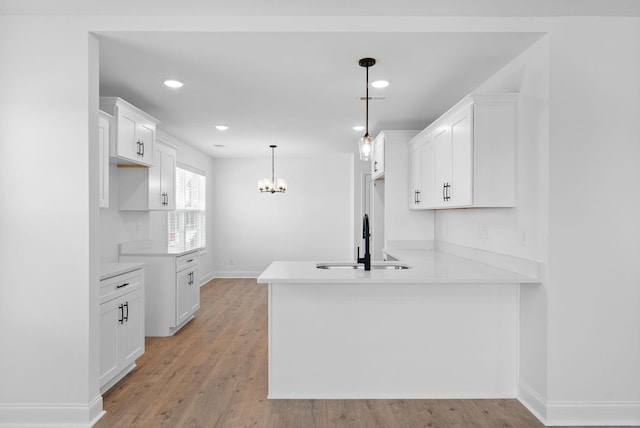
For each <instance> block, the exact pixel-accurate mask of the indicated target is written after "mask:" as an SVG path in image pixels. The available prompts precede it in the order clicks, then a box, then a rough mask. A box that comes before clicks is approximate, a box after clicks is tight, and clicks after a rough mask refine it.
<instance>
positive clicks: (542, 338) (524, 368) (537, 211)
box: [435, 36, 550, 415]
mask: <svg viewBox="0 0 640 428" xmlns="http://www.w3.org/2000/svg"><path fill="white" fill-rule="evenodd" d="M549 41H550V40H549V36H545V37H544V38H542V39H541V40H540V41H538V42H537V43H535V44H534V45H533V46H531V47H530V48H529V49H527V50H526V51H525V52H523V53H522V54H521V55H519V56H518V57H517V58H515V59H514V60H513V61H511V62H510V63H509V64H507V65H506V66H505V67H504V68H503V69H501V70H500V71H498V72H497V73H496V74H495V75H493V76H492V77H491V78H489V79H488V80H487V81H486V82H485V83H483V84H482V85H481V86H480V87H478V88H477V89H476V91H475V92H479V93H490V92H519V93H520V96H519V103H518V146H517V154H518V155H517V156H518V167H517V171H518V174H517V177H516V182H517V202H516V207H515V208H482V209H468V210H441V211H437V212H436V214H435V219H436V227H435V229H436V239H438V240H441V241H446V242H452V243H454V244H458V245H464V246H468V247H473V248H480V249H483V250H487V251H494V252H497V253H502V254H509V255H514V256H518V257H523V258H528V259H533V260H539V261H542V262H544V263H547V224H548V214H547V210H548V202H547V200H548V185H547V179H548V168H549V165H548V164H549V159H548V150H549V148H548V147H549ZM483 226H486V227H487V230H488V233H487V236H486V238H484V237H483V236H482V235H481V233H480V229H481V227H483ZM523 234H525V235H526V243H525V242H523V236H522V235H523ZM520 293H521V294H520V325H519V328H520V364H519V370H520V374H519V388H520V395H525V394H529V395H531V394H533V395H534V396H538V397H543V398H542V399H543V400H544V399H545V398H546V397H547V305H548V302H547V289H546V284H542V285H540V286H523V287H521V290H520ZM538 412H539V413H541V414H543V415H544V409H542V410H538Z"/></svg>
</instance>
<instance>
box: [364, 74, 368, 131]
mask: <svg viewBox="0 0 640 428" xmlns="http://www.w3.org/2000/svg"><path fill="white" fill-rule="evenodd" d="M366 68H367V89H366V96H367V99H366V101H365V102H366V109H365V111H366V114H365V130H364V135H369V66H367V67H366Z"/></svg>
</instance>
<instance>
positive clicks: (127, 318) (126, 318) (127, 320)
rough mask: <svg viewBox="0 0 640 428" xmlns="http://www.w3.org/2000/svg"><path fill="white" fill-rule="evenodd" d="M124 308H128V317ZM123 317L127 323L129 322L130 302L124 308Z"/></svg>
mask: <svg viewBox="0 0 640 428" xmlns="http://www.w3.org/2000/svg"><path fill="white" fill-rule="evenodd" d="M124 308H127V315H124ZM122 312H123V315H122V318H123V319H124V320H125V321H126V322H129V302H126V303H125V304H124V306H123V311H122Z"/></svg>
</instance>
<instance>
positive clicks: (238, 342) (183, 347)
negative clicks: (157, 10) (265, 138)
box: [96, 279, 543, 428]
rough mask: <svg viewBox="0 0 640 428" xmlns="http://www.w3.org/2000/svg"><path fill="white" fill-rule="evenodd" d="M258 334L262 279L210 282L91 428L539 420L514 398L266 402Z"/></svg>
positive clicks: (152, 341)
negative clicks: (197, 304) (192, 310)
mask: <svg viewBox="0 0 640 428" xmlns="http://www.w3.org/2000/svg"><path fill="white" fill-rule="evenodd" d="M267 335H268V332H267V287H266V286H264V285H260V284H257V283H256V281H255V279H215V280H213V281H210V282H209V283H207V284H206V285H205V286H203V287H202V289H201V308H200V310H199V311H198V312H197V314H196V318H195V319H194V320H193V321H191V322H190V323H189V324H187V325H186V326H185V327H184V328H183V329H182V330H180V331H179V332H178V333H176V334H175V335H174V336H173V337H162V338H151V337H150V338H146V342H145V346H146V352H145V354H144V355H143V356H142V357H140V358H139V359H138V361H137V363H138V367H137V368H136V369H135V370H134V371H133V372H132V373H131V374H130V375H129V376H127V377H125V378H124V379H123V380H122V381H120V382H119V383H118V384H116V385H115V386H114V387H113V388H112V389H111V390H109V391H108V392H107V393H106V394H105V395H104V397H103V400H104V401H103V403H104V404H103V407H104V409H105V410H106V411H107V414H106V415H105V416H104V417H103V418H102V419H101V420H100V421H98V423H97V424H96V428H111V427H119V428H120V427H141V428H142V427H153V428H156V427H172V428H174V427H203V428H204V427H207V428H210V427H232V428H236V427H283V428H287V427H300V428H313V427H317V428H321V427H337V428H339V427H352V428H359V427H363V428H365V427H366V428H372V427H385V428H386V427H389V428H392V427H403V428H404V427H410V428H412V427H416V428H418V427H434V428H437V427H465V428H467V427H478V428H485V427H486V428H495V427H504V428H508V427H513V428H539V427H542V426H543V425H542V424H541V423H540V422H539V421H538V420H537V419H536V418H535V417H534V416H533V415H532V414H531V413H529V412H528V411H527V410H526V409H525V408H524V407H523V406H522V405H521V404H520V403H519V402H518V401H517V400H267V398H266V397H267V382H268V379H267Z"/></svg>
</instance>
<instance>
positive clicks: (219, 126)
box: [216, 124, 229, 131]
mask: <svg viewBox="0 0 640 428" xmlns="http://www.w3.org/2000/svg"><path fill="white" fill-rule="evenodd" d="M216 129H217V130H218V131H226V130H227V129H229V125H223V124H220V125H216Z"/></svg>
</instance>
